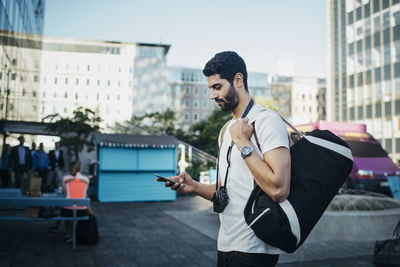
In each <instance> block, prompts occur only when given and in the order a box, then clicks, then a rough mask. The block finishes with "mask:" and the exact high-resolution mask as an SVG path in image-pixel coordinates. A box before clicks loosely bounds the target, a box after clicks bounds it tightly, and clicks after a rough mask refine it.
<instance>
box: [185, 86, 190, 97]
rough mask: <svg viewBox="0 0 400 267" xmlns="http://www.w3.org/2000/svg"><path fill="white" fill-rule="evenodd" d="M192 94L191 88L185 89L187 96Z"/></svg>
mask: <svg viewBox="0 0 400 267" xmlns="http://www.w3.org/2000/svg"><path fill="white" fill-rule="evenodd" d="M189 94H190V88H189V87H186V88H185V95H189Z"/></svg>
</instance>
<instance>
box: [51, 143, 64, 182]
mask: <svg viewBox="0 0 400 267" xmlns="http://www.w3.org/2000/svg"><path fill="white" fill-rule="evenodd" d="M54 146H55V149H54V150H51V151H50V152H49V160H50V168H51V171H52V174H51V178H52V181H51V183H52V185H53V187H54V188H58V186H59V185H61V183H62V181H61V178H62V174H63V171H64V166H65V165H64V153H63V151H62V150H61V149H60V142H55V143H54Z"/></svg>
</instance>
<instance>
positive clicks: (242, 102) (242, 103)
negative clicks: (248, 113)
mask: <svg viewBox="0 0 400 267" xmlns="http://www.w3.org/2000/svg"><path fill="white" fill-rule="evenodd" d="M250 100H251V97H250V95H249V94H245V95H243V96H239V104H238V105H237V107H236V108H235V109H234V110H233V111H232V117H233V119H235V120H236V119H239V118H241V117H242V115H243V113H244V111H245V110H246V108H247V105H248V104H249V103H250Z"/></svg>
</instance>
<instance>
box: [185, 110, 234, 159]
mask: <svg viewBox="0 0 400 267" xmlns="http://www.w3.org/2000/svg"><path fill="white" fill-rule="evenodd" d="M231 118H232V114H231V113H230V112H223V111H221V110H219V109H214V110H213V111H212V112H211V114H210V116H209V117H208V118H207V119H206V120H202V121H200V122H198V123H196V124H194V125H193V126H192V127H190V130H189V132H190V139H189V142H188V143H190V144H191V145H192V146H194V147H197V148H200V149H202V150H204V151H206V152H207V153H209V154H211V155H213V156H215V157H217V156H218V135H219V131H220V130H221V128H222V127H223V126H224V125H225V123H226V122H227V121H228V120H230V119H231Z"/></svg>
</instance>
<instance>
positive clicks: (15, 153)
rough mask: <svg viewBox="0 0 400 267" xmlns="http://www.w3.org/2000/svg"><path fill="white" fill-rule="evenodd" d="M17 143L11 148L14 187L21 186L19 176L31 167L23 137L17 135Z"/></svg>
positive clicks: (28, 152) (30, 158)
mask: <svg viewBox="0 0 400 267" xmlns="http://www.w3.org/2000/svg"><path fill="white" fill-rule="evenodd" d="M18 141H19V145H17V146H14V147H13V148H12V149H11V156H10V161H11V167H12V169H13V171H14V175H15V187H16V188H20V187H21V178H22V177H23V175H24V173H25V172H27V171H28V170H31V168H32V157H31V153H30V151H29V148H28V147H26V146H24V143H25V138H24V137H23V136H22V135H21V136H20V137H18Z"/></svg>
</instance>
